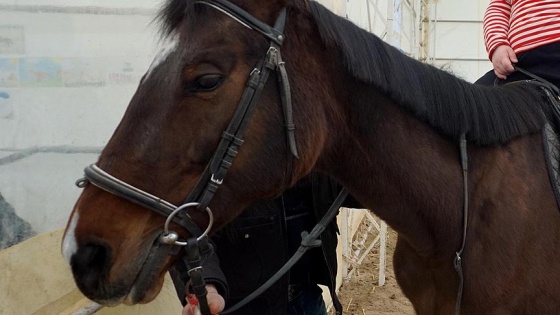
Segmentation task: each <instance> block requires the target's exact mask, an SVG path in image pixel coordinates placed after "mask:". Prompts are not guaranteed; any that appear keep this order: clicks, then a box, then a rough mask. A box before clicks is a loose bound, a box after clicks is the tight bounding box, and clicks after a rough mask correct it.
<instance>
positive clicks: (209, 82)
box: [191, 74, 223, 92]
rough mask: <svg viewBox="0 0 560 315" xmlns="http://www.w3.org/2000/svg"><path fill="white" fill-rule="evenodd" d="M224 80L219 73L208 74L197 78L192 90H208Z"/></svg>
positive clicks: (213, 88)
mask: <svg viewBox="0 0 560 315" xmlns="http://www.w3.org/2000/svg"><path fill="white" fill-rule="evenodd" d="M222 82H223V77H222V76H221V75H219V74H207V75H203V76H201V77H199V78H197V79H196V80H195V81H194V84H193V85H192V87H191V91H192V92H208V91H212V90H215V89H216V88H218V87H219V86H220V85H221V84H222Z"/></svg>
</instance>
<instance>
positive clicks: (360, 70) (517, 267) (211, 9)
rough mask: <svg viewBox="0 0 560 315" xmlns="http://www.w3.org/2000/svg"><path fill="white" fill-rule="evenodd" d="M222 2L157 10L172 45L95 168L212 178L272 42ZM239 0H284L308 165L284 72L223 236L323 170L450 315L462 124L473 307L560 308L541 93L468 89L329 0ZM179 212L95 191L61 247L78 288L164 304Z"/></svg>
mask: <svg viewBox="0 0 560 315" xmlns="http://www.w3.org/2000/svg"><path fill="white" fill-rule="evenodd" d="M224 2H225V1H223V0H202V1H194V0H169V1H167V3H166V5H165V6H164V8H163V9H162V11H161V14H160V17H161V20H162V21H163V33H164V36H165V37H167V38H168V40H169V41H170V42H171V43H172V44H171V45H170V46H169V48H168V49H167V50H166V51H165V53H164V54H162V55H161V56H159V57H158V58H157V60H155V61H154V63H153V65H152V67H151V68H150V70H149V71H148V73H147V74H146V75H145V76H144V78H143V79H142V81H141V82H140V84H139V87H138V90H137V92H136V94H135V95H134V97H133V98H132V100H131V102H130V105H129V107H128V110H127V111H126V113H125V115H124V117H123V119H122V121H121V123H120V125H119V126H118V128H117V129H116V131H115V133H114V135H113V137H112V138H111V139H110V141H109V143H108V144H107V146H106V147H105V149H104V150H103V152H102V154H101V156H100V157H99V161H98V162H97V166H98V167H99V168H100V169H102V170H104V171H105V172H107V173H110V174H111V175H113V176H114V177H115V178H118V179H120V180H122V181H125V182H127V183H129V184H131V185H133V186H135V187H137V188H139V189H141V190H143V191H146V192H149V193H150V194H152V195H155V196H158V197H161V198H163V199H165V200H167V201H169V202H170V203H173V204H181V203H182V202H183V200H184V199H185V197H186V196H187V195H188V194H189V192H190V191H191V190H192V189H193V187H194V186H195V184H196V183H197V181H198V179H199V177H200V176H201V174H203V172H204V170H205V168H206V166H207V163H208V162H209V160H210V159H211V157H212V156H213V152H214V150H215V149H216V147H217V146H218V143H219V142H220V141H221V140H220V139H221V137H222V132H223V131H224V130H225V129H226V127H227V126H228V124H229V122H230V120H231V118H232V116H233V115H234V111H235V110H236V106H237V104H238V103H239V102H240V99H242V97H243V96H242V95H243V94H244V87H245V85H246V84H247V81H249V79H248V78H249V76H250V75H251V74H252V73H253V72H254V71H252V70H253V68H255V66H256V65H257V67H259V65H261V66H262V62H260V61H259V60H260V58H261V57H262V56H264V55H265V54H266V53H267V50H269V47H270V45H271V42H273V41H274V38H273V37H270V36H268V35H266V34H265V33H266V32H263V31H262V30H261V31H256V30H255V29H256V28H257V27H254V26H252V25H249V26H248V25H247V23H245V22H244V21H242V20H240V17H239V16H236V15H235V14H232V13H231V12H222V11H224V10H223V9H220V7H219V6H217V5H216V3H222V4H223V3H224ZM231 2H233V3H235V4H236V5H237V6H239V7H240V8H242V9H244V10H245V11H246V12H248V13H249V14H250V15H252V16H253V17H255V18H256V19H258V20H260V21H262V22H263V23H265V24H266V25H273V24H274V23H275V21H276V20H277V18H278V17H279V15H281V12H282V10H283V8H287V19H286V26H285V30H284V34H285V41H284V42H283V46H282V47H281V49H280V50H281V52H282V56H283V58H284V60H286V64H285V66H286V69H287V73H288V77H289V83H290V86H291V94H290V95H291V98H292V103H293V119H294V124H295V126H296V129H295V142H296V143H297V150H298V151H297V153H298V154H299V158H297V159H294V160H293V163H292V164H290V158H289V157H290V151H289V146H288V145H286V143H287V140H286V139H287V136H286V131H285V126H284V125H285V123H286V122H285V121H284V120H285V117H284V116H285V113H284V112H283V102H282V98H284V97H285V96H286V95H285V94H284V93H283V92H282V91H283V89H282V85H283V83H282V82H280V83H278V81H277V80H276V79H273V80H269V81H267V83H266V85H265V86H264V88H263V90H262V93H261V95H260V99H259V104H258V106H257V107H256V108H255V109H254V114H253V117H252V119H251V120H250V122H249V123H248V125H247V130H246V132H245V138H244V144H243V146H241V148H240V150H239V152H238V154H237V157H236V159H235V161H234V162H233V165H231V168H230V169H229V171H228V173H227V176H226V177H225V179H224V180H223V184H221V185H219V186H220V187H219V189H218V190H217V192H216V194H215V196H214V198H213V199H212V200H211V202H210V204H209V208H210V209H212V211H213V213H214V216H215V224H214V227H213V228H212V230H215V229H217V228H219V227H221V226H224V225H225V224H227V223H228V222H230V221H231V220H233V219H234V218H235V217H236V216H238V215H239V214H240V213H241V212H242V211H243V209H245V208H246V207H247V206H248V205H249V204H251V203H252V202H254V201H256V200H259V199H264V198H269V197H272V196H275V195H277V194H279V193H280V192H281V191H283V190H284V189H285V188H286V187H287V186H288V185H291V184H293V183H294V182H295V181H296V180H297V179H299V178H302V177H303V176H305V175H306V174H308V173H309V172H310V171H311V170H312V169H318V170H321V171H323V172H326V173H328V174H330V175H331V176H332V177H334V178H335V179H336V180H337V181H338V182H340V183H341V184H343V185H344V186H345V187H346V188H347V189H348V190H349V192H350V193H351V194H352V195H353V196H354V197H355V198H356V199H357V200H358V201H359V202H361V203H362V204H363V205H364V206H365V207H367V208H369V209H372V211H373V212H375V213H376V214H377V215H378V216H379V217H381V218H382V219H383V220H385V221H386V222H387V223H388V224H389V225H390V226H392V227H393V228H394V229H395V230H396V231H398V233H399V239H398V244H397V248H396V250H395V254H394V255H395V257H394V268H395V272H396V277H397V280H398V283H399V285H400V286H401V288H402V290H403V292H404V294H405V295H406V296H407V297H408V298H409V299H410V300H411V302H412V304H413V305H414V308H415V310H416V312H417V313H419V314H450V313H452V312H453V310H454V307H455V302H456V299H457V290H458V287H459V277H458V276H457V273H456V271H455V269H454V264H453V261H454V258H455V255H456V252H457V251H458V250H459V248H460V247H461V244H462V241H463V231H462V230H463V205H464V201H463V198H464V195H463V177H462V173H463V172H462V168H461V162H460V157H459V145H458V143H459V139H460V137H461V135H462V134H463V133H464V134H465V135H466V140H467V142H468V157H469V160H468V168H469V171H468V179H469V184H468V196H467V197H468V200H469V207H468V218H467V222H465V223H466V224H468V233H467V238H466V239H465V241H466V243H465V244H466V246H465V250H464V252H463V272H464V279H465V281H464V286H463V288H464V294H463V300H462V304H461V313H462V314H512V313H515V314H558V313H560V299H559V298H558V297H559V296H560V263H559V262H558V260H559V258H560V213H559V211H558V208H557V204H556V200H555V197H554V194H553V190H552V188H551V184H550V182H549V177H548V173H547V169H546V165H545V156H544V152H543V140H542V132H541V131H542V129H543V126H544V125H545V114H543V113H544V112H546V111H543V108H544V105H545V103H546V97H545V95H544V93H543V92H542V90H541V88H539V87H538V86H537V85H535V84H531V83H517V84H513V85H508V86H503V87H496V88H491V87H482V86H475V85H472V84H469V83H467V82H465V81H463V80H461V79H458V78H456V77H454V76H453V75H451V74H449V73H446V72H444V71H441V70H438V69H436V68H434V67H432V66H429V65H426V64H423V63H420V62H418V61H416V60H413V59H412V58H409V57H407V56H405V55H404V54H402V53H400V52H399V51H397V50H396V49H394V48H392V47H391V46H389V45H387V44H385V43H384V42H383V41H381V40H380V39H379V38H377V37H376V36H374V35H372V34H370V33H367V32H365V31H363V30H361V29H359V28H358V27H356V26H355V25H353V24H352V23H350V22H348V21H347V20H345V19H343V18H340V17H338V16H336V15H334V14H332V13H331V12H329V11H328V10H326V9H325V8H324V7H322V6H321V5H319V4H317V3H315V2H310V1H306V0H269V1H264V0H246V1H241V0H235V1H233V0H232V1H231ZM224 13H226V14H224ZM265 29H266V28H265ZM271 38H272V40H271ZM282 39H283V38H282ZM279 42H280V41H279ZM278 46H279V45H278ZM282 65H283V64H282ZM274 76H275V75H274V74H271V77H273V78H274ZM224 137H225V136H224ZM238 144H239V145H241V142H240V143H238ZM189 213H190V216H191V217H192V218H193V220H194V221H195V222H196V223H197V225H199V226H200V228H201V229H204V227H206V226H207V225H208V223H209V219H208V217H207V215H206V213H204V212H200V211H196V210H189ZM164 220H165V218H164V217H162V216H159V215H158V214H156V213H154V212H151V211H149V210H147V209H146V208H144V207H142V206H139V205H137V204H136V203H133V202H130V201H128V200H126V199H124V198H121V197H119V196H115V195H113V194H111V193H108V192H106V191H104V190H102V189H99V188H98V187H96V186H94V185H86V187H85V189H84V191H83V193H82V195H81V196H80V198H79V200H78V201H77V203H76V206H75V208H74V210H73V213H72V215H71V217H70V219H69V223H68V227H67V229H66V235H65V238H64V241H63V252H64V255H65V257H66V258H67V259H68V260H69V263H70V264H71V267H72V271H73V274H74V277H75V279H76V283H77V284H78V286H79V287H80V289H81V290H82V291H83V292H84V293H85V294H86V295H87V296H88V297H90V298H91V299H94V300H96V301H99V302H101V303H104V304H115V303H120V302H125V303H145V302H148V301H150V300H152V299H153V298H154V297H155V296H156V295H157V294H158V292H159V290H160V288H161V285H162V281H163V276H164V274H165V272H166V271H167V269H168V268H169V267H170V266H171V265H172V264H173V263H174V261H175V260H176V257H175V256H167V255H166V256H161V257H160V256H158V255H156V254H155V253H156V252H155V251H154V250H153V244H154V241H155V240H157V239H158V237H159V235H160V234H161V231H162V230H161V228H162V226H163V224H164ZM172 226H173V228H174V229H175V230H178V231H179V234H180V235H181V236H182V237H188V236H189V232H187V231H186V230H185V229H182V228H178V227H177V226H175V225H174V224H172ZM271 246H273V244H271ZM156 256H157V257H156ZM220 258H221V259H222V260H227V259H228V258H227V257H220Z"/></svg>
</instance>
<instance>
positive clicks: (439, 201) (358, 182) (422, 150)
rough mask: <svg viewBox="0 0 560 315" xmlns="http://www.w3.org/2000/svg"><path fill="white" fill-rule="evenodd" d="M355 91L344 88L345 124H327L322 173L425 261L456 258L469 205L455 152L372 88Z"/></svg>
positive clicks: (338, 121) (357, 87) (357, 86)
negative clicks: (442, 255)
mask: <svg viewBox="0 0 560 315" xmlns="http://www.w3.org/2000/svg"><path fill="white" fill-rule="evenodd" d="M354 84H355V86H350V87H349V86H345V89H346V90H349V91H352V95H348V97H347V99H346V100H344V101H343V102H341V104H344V105H341V106H343V107H344V109H343V111H342V112H344V114H343V115H340V116H343V117H345V119H336V120H333V121H331V122H329V124H331V127H330V128H329V130H331V132H333V134H331V136H330V141H329V143H328V144H327V146H326V150H325V154H324V155H323V156H322V157H321V159H320V162H319V167H324V169H325V170H326V171H327V172H329V173H331V174H333V175H334V177H336V178H337V179H338V180H339V181H340V182H341V183H342V184H343V185H344V186H345V187H347V189H349V191H350V192H351V194H353V195H354V196H355V197H356V198H357V199H358V200H359V201H360V202H361V203H362V204H363V205H364V207H366V208H368V209H371V210H372V211H373V212H375V213H376V214H377V215H378V216H379V217H380V218H382V219H383V220H385V221H386V222H387V223H389V225H391V226H392V227H393V228H394V229H395V230H397V231H398V232H399V235H400V236H402V237H403V238H404V239H406V240H408V242H409V243H410V245H411V246H412V247H413V248H414V249H416V250H417V252H418V253H419V254H421V255H434V254H437V253H445V254H449V253H453V251H454V250H456V247H457V246H458V244H459V241H460V240H459V233H458V232H457V231H459V230H460V223H461V212H460V210H461V209H462V202H463V201H462V177H461V174H462V173H461V169H460V161H459V157H458V153H457V147H456V146H455V144H453V143H451V142H450V141H449V140H446V139H444V138H442V137H441V136H439V135H438V134H437V133H436V132H435V131H434V130H433V129H432V128H430V127H429V126H428V125H426V124H424V123H421V122H420V121H418V120H416V119H415V118H413V117H412V116H411V115H410V114H408V113H407V112H405V111H404V110H403V109H402V108H400V107H399V106H397V105H395V104H394V103H393V102H391V101H389V100H388V99H387V98H385V97H383V96H382V95H381V94H380V93H377V92H376V91H375V90H374V89H373V88H372V87H370V86H366V85H364V84H358V83H354ZM341 85H342V84H341ZM321 164H323V165H321Z"/></svg>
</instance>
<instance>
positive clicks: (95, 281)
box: [70, 243, 110, 291]
mask: <svg viewBox="0 0 560 315" xmlns="http://www.w3.org/2000/svg"><path fill="white" fill-rule="evenodd" d="M109 256H110V250H109V248H108V246H106V245H104V244H94V243H88V244H85V245H83V246H80V247H79V248H78V251H77V252H76V253H75V254H74V255H73V256H72V259H71V261H70V264H71V266H72V272H73V273H74V277H75V279H76V283H77V284H78V287H80V289H82V290H83V291H89V290H91V289H95V288H96V287H97V286H98V285H99V282H100V281H102V280H103V277H104V276H105V273H106V270H107V268H108V265H109V258H110V257H109ZM88 289H89V290H88Z"/></svg>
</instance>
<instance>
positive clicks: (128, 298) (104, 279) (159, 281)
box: [71, 231, 172, 306]
mask: <svg viewBox="0 0 560 315" xmlns="http://www.w3.org/2000/svg"><path fill="white" fill-rule="evenodd" d="M160 235H161V231H160V232H158V233H154V234H153V235H152V237H149V238H147V239H145V241H143V242H142V244H140V245H139V246H138V247H137V248H141V250H140V252H138V253H136V255H135V258H134V259H132V260H130V261H129V262H128V263H126V264H123V263H119V267H115V265H114V264H113V266H112V267H111V265H109V264H107V263H109V261H111V260H112V259H111V256H112V251H111V250H110V249H107V250H106V251H102V250H97V251H98V252H102V253H103V254H98V255H97V256H99V257H96V259H93V260H91V261H89V262H87V263H84V261H87V257H86V258H81V256H80V253H82V254H85V255H83V256H88V255H87V253H88V252H92V251H95V249H94V250H92V249H91V247H92V246H89V248H88V245H85V246H83V249H80V250H79V251H78V253H77V254H76V255H74V256H73V257H72V262H71V266H72V272H73V274H74V278H75V280H76V284H77V286H78V288H79V289H80V291H82V293H83V294H84V295H85V296H87V297H88V298H90V299H91V300H93V301H95V302H97V303H99V304H102V305H105V306H115V305H118V304H121V303H124V304H128V305H132V304H138V303H148V302H150V301H152V300H153V299H155V297H156V296H157V295H158V293H159V292H160V290H161V288H162V287H163V280H164V276H165V272H166V271H167V268H166V267H167V266H168V264H169V261H170V257H171V256H170V255H169V254H170V251H171V250H172V245H165V244H161V243H160V242H159V236H160ZM98 243H101V241H99V242H98ZM96 248H109V247H108V246H105V247H103V246H97V247H96ZM89 256H92V255H91V254H90V255H89ZM93 256H94V257H95V255H93ZM124 258H128V257H124ZM103 265H105V266H103ZM113 268H117V269H113ZM111 269H113V270H112V271H111ZM111 274H113V279H112V280H111V276H110V275H111Z"/></svg>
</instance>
